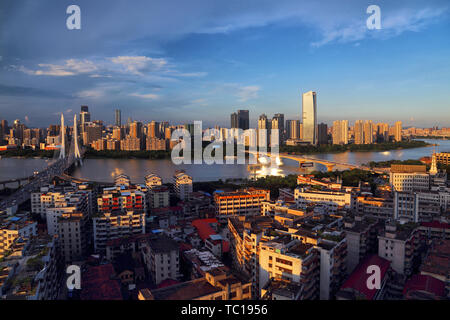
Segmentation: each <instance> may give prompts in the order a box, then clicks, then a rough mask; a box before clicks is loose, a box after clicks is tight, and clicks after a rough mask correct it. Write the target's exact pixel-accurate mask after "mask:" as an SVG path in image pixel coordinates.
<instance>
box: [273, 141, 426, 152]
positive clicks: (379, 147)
mask: <svg viewBox="0 0 450 320" xmlns="http://www.w3.org/2000/svg"><path fill="white" fill-rule="evenodd" d="M430 145H431V144H429V143H427V142H425V141H420V140H412V141H402V142H384V143H374V144H344V145H338V144H333V145H319V146H281V147H280V152H285V153H289V154H320V153H343V152H380V151H392V150H400V149H413V148H423V147H427V146H430Z"/></svg>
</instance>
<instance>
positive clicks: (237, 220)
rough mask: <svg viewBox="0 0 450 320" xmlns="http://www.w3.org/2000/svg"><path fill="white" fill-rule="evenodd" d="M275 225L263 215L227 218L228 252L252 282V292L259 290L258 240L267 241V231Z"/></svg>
mask: <svg viewBox="0 0 450 320" xmlns="http://www.w3.org/2000/svg"><path fill="white" fill-rule="evenodd" d="M275 225H276V223H275V222H274V220H273V219H272V218H270V217H265V216H251V217H247V216H238V217H231V218H229V219H228V230H229V238H230V253H231V256H232V259H233V265H234V267H235V268H236V269H237V270H240V272H242V273H244V274H245V275H246V276H247V277H248V278H249V280H250V281H251V282H252V294H253V296H255V297H257V296H259V294H260V291H259V252H260V250H259V248H260V246H259V245H260V242H264V241H268V240H269V237H268V236H267V233H268V232H269V231H270V230H272V229H273V227H274V226H275Z"/></svg>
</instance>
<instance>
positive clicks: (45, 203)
mask: <svg viewBox="0 0 450 320" xmlns="http://www.w3.org/2000/svg"><path fill="white" fill-rule="evenodd" d="M75 191H76V187H75V186H74V185H66V186H58V187H55V186H53V185H49V186H44V187H41V188H40V190H39V191H38V192H32V193H31V212H32V213H33V214H39V215H40V216H41V218H42V219H45V214H46V209H47V208H50V207H54V205H55V203H56V202H62V201H64V198H65V195H66V194H68V193H72V192H75Z"/></svg>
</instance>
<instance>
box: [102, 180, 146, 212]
mask: <svg viewBox="0 0 450 320" xmlns="http://www.w3.org/2000/svg"><path fill="white" fill-rule="evenodd" d="M97 206H98V211H99V212H109V211H115V210H141V211H143V212H146V211H147V189H146V188H141V187H140V186H130V187H125V186H114V187H110V188H104V189H103V193H102V194H101V195H99V196H98V198H97Z"/></svg>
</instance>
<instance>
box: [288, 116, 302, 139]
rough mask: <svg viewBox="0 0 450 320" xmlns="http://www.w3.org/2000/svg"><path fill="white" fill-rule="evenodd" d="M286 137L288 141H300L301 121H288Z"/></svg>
mask: <svg viewBox="0 0 450 320" xmlns="http://www.w3.org/2000/svg"><path fill="white" fill-rule="evenodd" d="M286 136H287V138H288V139H300V121H299V120H286Z"/></svg>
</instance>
